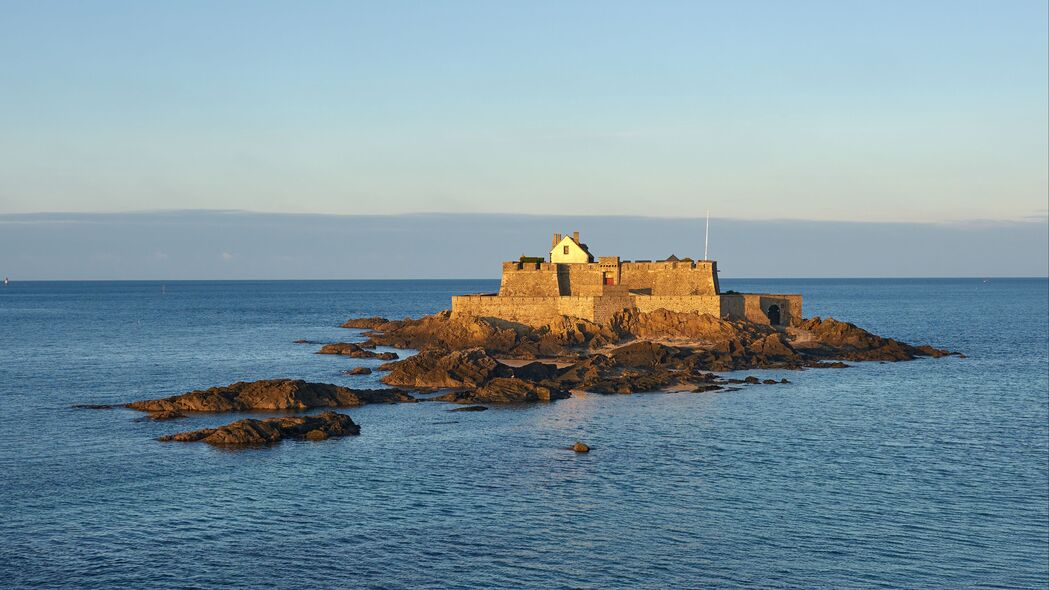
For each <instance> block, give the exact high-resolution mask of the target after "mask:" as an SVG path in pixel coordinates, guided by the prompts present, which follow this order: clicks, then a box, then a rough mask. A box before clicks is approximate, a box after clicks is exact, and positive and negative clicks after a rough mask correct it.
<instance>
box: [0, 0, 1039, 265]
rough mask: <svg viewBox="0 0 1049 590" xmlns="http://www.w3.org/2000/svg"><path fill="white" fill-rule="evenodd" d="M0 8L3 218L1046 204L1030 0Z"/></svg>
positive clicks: (937, 218) (857, 212) (753, 214)
mask: <svg viewBox="0 0 1049 590" xmlns="http://www.w3.org/2000/svg"><path fill="white" fill-rule="evenodd" d="M0 13H2V17H0V89H2V90H0V214H8V215H10V214H26V213H46V212H77V213H91V212H110V213H120V212H132V211H158V210H206V209H218V210H243V211H255V212H269V213H290V214H333V215H337V216H345V215H383V216H390V215H412V214H420V213H446V214H458V215H463V216H466V215H467V214H477V213H487V214H528V215H539V216H550V217H551V218H552V222H551V223H552V224H553V223H554V222H556V220H559V219H562V220H563V219H566V216H587V215H590V216H605V215H611V216H626V217H635V216H651V217H655V218H674V217H679V218H680V217H685V218H695V217H701V216H702V215H703V214H704V213H705V211H707V210H708V209H709V210H710V211H711V212H712V214H713V215H715V216H716V217H718V218H724V219H736V220H742V221H746V220H750V221H770V220H778V221H780V222H783V223H785V224H786V225H782V226H781V227H783V228H789V227H797V226H792V225H789V224H787V222H802V221H819V222H857V223H876V222H877V223H891V224H900V225H896V226H893V227H897V228H907V227H911V228H917V227H922V228H929V227H933V225H928V224H963V225H964V226H965V227H976V226H979V227H985V226H986V225H983V226H981V225H980V224H981V223H982V224H992V225H993V224H996V223H997V224H999V226H997V227H1006V225H1001V224H1006V223H1012V222H1025V223H1028V224H1033V225H1026V226H1023V227H1025V228H1028V229H1029V228H1032V227H1033V228H1035V229H1036V230H1038V228H1042V227H1044V226H1045V219H1046V217H1047V207H1049V205H1047V199H1049V197H1047V194H1049V164H1047V162H1049V116H1047V110H1049V107H1047V104H1049V90H1047V88H1049V58H1047V55H1049V42H1047V31H1049V15H1047V3H1046V2H1045V1H1044V0H1010V1H1008V2H985V1H982V0H981V1H965V0H951V1H935V0H926V1H921V2H913V1H901V0H888V1H881V2H859V1H845V2H843V1H840V0H836V1H827V2H817V1H803V0H799V1H793V2H782V1H759V0H747V1H744V2H712V1H711V2H704V1H699V0H688V1H682V2H641V1H636V2H617V1H613V0H609V1H602V2H597V1H593V2H583V1H578V0H576V1H573V0H556V1H543V0H532V1H527V2H525V1H518V2H489V1H477V2H456V1H447V2H401V1H383V2H374V1H362V2H348V1H340V2H321V1H302V2H287V1H285V2H272V1H266V0H251V1H239V0H225V1H223V2H211V1H195V0H180V1H179V2H140V1H131V0H129V1H123V2H114V1H106V0H96V1H92V2H79V1H78V2H62V1H47V2H41V1H37V0H33V1H25V2H23V1H14V0H3V1H0ZM466 218H467V217H464V219H466ZM339 219H343V218H341V217H340V218H339ZM470 219H475V218H470ZM908 224H910V225H908ZM923 224H924V225H923ZM965 224H969V225H965ZM973 224H975V225H973ZM8 225H9V224H8ZM4 227H8V226H4ZM820 227H823V226H820ZM841 227H852V226H841ZM865 227H866V226H865ZM870 227H874V226H870ZM878 227H887V226H878ZM951 227H961V226H958V225H951ZM1010 227H1011V226H1010ZM1018 227H1019V226H1018ZM0 229H2V228H0ZM563 229H565V228H563V227H550V228H547V230H550V231H545V230H544V233H550V232H551V231H556V230H563ZM1038 231H1041V230H1038ZM56 235H57V236H58V238H57V239H64V238H62V235H63V234H61V233H59V234H56ZM935 235H941V234H936V233H935V232H933V233H931V234H929V233H920V236H925V237H928V236H935ZM918 238H919V234H914V239H918ZM543 240H545V238H543ZM543 240H540V241H541V242H542V241H543ZM925 246H926V245H924V244H922V245H919V246H918V248H919V249H920V248H922V247H925ZM14 247H16V248H17V247H18V246H17V245H15V246H14ZM243 249H244V248H241V250H243ZM21 254H26V255H28V253H25V252H16V253H14V254H12V253H10V252H9V253H8V254H7V256H8V258H7V260H12V259H13V258H12V257H14V256H16V255H21ZM515 254H516V252H515ZM57 268H58V267H56V269H57ZM879 268H880V267H877V266H876V265H875V266H871V267H870V272H872V273H873V272H876V271H877V270H878V269H879ZM936 271H937V269H935V268H929V269H926V273H927V274H928V273H932V272H936ZM56 273H57V270H56ZM53 274H54V273H53Z"/></svg>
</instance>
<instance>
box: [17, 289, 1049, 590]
mask: <svg viewBox="0 0 1049 590" xmlns="http://www.w3.org/2000/svg"><path fill="white" fill-rule="evenodd" d="M496 287H497V282H494V281H385V282H384V281H345V282H340V281H331V282H175V283H167V284H163V285H162V283H157V282H114V283H105V282H90V283H78V282H56V283H46V282H39V283H18V282H15V283H12V284H11V285H10V286H8V287H6V288H3V289H0V322H2V329H0V359H2V360H0V420H2V422H0V424H2V433H0V434H2V436H0V473H2V477H0V580H2V581H0V585H3V586H10V587H28V586H49V587H57V586H65V587H76V588H112V587H127V588H144V587H172V588H176V587H177V588H189V587H217V586H224V587H245V588H298V587H361V588H427V587H429V588H490V587H530V588H595V589H598V588H614V587H625V588H670V587H682V588H693V587H705V586H717V587H772V588H775V587H782V588H797V587H807V588H845V587H850V588H871V587H884V588H962V587H1000V588H1045V587H1046V585H1047V584H1049V574H1047V570H1049V565H1047V562H1049V479H1047V478H1049V474H1047V463H1049V409H1047V405H1049V401H1047V399H1049V395H1047V390H1049V384H1047V369H1049V352H1047V346H1049V344H1047V342H1049V338H1047V333H1046V327H1047V318H1049V306H1047V292H1049V287H1047V282H1046V281H1045V280H991V281H989V282H985V281H982V280H978V279H971V280H834V281H823V280H811V281H785V280H784V281H772V280H767V281H758V280H754V281H743V280H736V281H731V280H724V281H723V288H725V289H736V290H769V291H777V292H801V293H803V294H804V295H805V297H806V299H805V311H806V315H817V314H818V315H833V316H835V317H838V318H842V319H848V320H850V321H853V322H856V323H858V324H860V325H863V326H865V327H867V328H869V329H871V330H873V331H874V332H876V333H879V334H883V335H888V336H893V337H897V338H901V339H904V340H907V341H913V342H918V343H931V344H934V345H936V346H941V347H946V348H950V349H952V350H961V351H963V352H965V353H966V354H967V355H969V358H967V359H957V358H947V359H939V360H921V361H915V362H911V363H894V364H878V363H870V364H863V365H857V366H855V367H852V368H849V369H844V370H838V371H834V370H822V371H818V370H810V371H804V372H777V371H767V372H762V371H754V372H751V373H753V374H757V375H766V374H767V375H770V376H775V377H781V376H785V377H788V378H789V379H790V380H791V381H793V384H791V385H785V386H775V387H772V386H766V387H761V386H757V387H750V388H746V389H743V390H741V391H736V392H728V393H713V394H687V393H680V394H641V395H632V396H608V397H603V396H598V395H589V396H585V397H577V398H573V399H570V400H565V401H561V402H558V403H555V404H552V405H539V406H533V407H527V408H513V409H493V410H491V411H488V412H483V413H469V414H462V413H456V414H451V413H448V412H446V409H447V407H446V406H442V405H438V404H411V405H398V406H376V407H365V408H360V409H351V410H347V413H349V414H351V415H352V416H353V418H354V420H356V421H357V422H358V423H360V424H361V426H362V434H361V436H359V437H351V438H346V439H341V440H331V441H325V442H319V443H317V442H310V443H299V442H285V443H283V444H280V445H277V446H275V447H272V448H264V449H253V450H242V451H224V450H219V449H215V448H211V447H209V446H207V445H202V444H171V443H168V444H162V443H159V442H156V441H155V440H154V439H155V438H156V437H157V436H159V435H161V434H166V433H170V432H174V431H179V430H186V429H191V428H201V427H205V426H212V425H217V424H220V423H225V422H228V421H232V420H233V419H236V418H238V417H240V416H228V415H226V416H221V417H191V418H189V419H186V420H181V421H176V422H168V423H158V424H154V423H148V422H140V421H138V420H137V418H139V417H140V416H139V415H138V414H137V413H135V412H131V411H127V410H109V411H104V410H103V411H99V410H75V409H71V408H70V405H71V404H74V403H122V402H126V401H129V400H133V399H141V398H147V397H148V398H152V397H159V396H167V395H172V394H176V393H181V392H184V391H187V390H190V389H196V388H203V387H208V386H212V385H218V384H226V383H230V382H233V381H237V380H254V379H262V378H271V377H296V378H303V379H308V380H314V381H325V382H332V383H339V384H343V385H350V386H364V385H371V386H375V385H377V384H378V381H377V377H378V375H371V376H368V377H364V378H361V377H345V376H342V375H341V374H340V373H341V371H343V370H345V369H347V368H350V367H353V366H357V365H366V366H374V365H377V364H378V362H376V361H368V360H353V359H346V358H338V357H331V356H319V355H314V354H312V352H313V351H314V350H315V348H316V347H311V346H304V345H297V344H293V343H292V341H293V340H296V339H299V338H308V339H312V340H319V341H331V340H338V339H347V338H351V337H353V336H354V335H355V334H356V333H357V332H356V331H351V330H342V329H340V328H338V327H337V326H338V324H339V323H341V322H342V321H343V320H344V319H346V318H348V317H351V316H363V315H383V316H387V317H394V318H399V317H404V316H419V315H422V314H427V313H431V312H434V311H437V310H439V309H443V308H445V307H447V306H448V302H449V297H450V296H451V295H453V294H457V293H464V292H478V291H485V290H492V289H494V288H496ZM577 439H579V440H585V441H586V442H588V443H589V444H591V445H592V446H593V447H594V451H593V452H591V453H590V454H589V455H576V454H574V453H571V452H568V451H565V450H563V447H565V446H567V445H569V444H571V443H572V442H573V441H575V440H577Z"/></svg>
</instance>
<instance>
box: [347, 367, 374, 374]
mask: <svg viewBox="0 0 1049 590" xmlns="http://www.w3.org/2000/svg"><path fill="white" fill-rule="evenodd" d="M343 373H344V374H346V375H371V374H372V370H371V369H369V368H368V367H354V368H352V369H350V370H349V371H343Z"/></svg>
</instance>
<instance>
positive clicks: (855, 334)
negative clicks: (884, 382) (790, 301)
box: [790, 317, 955, 361]
mask: <svg viewBox="0 0 1049 590" xmlns="http://www.w3.org/2000/svg"><path fill="white" fill-rule="evenodd" d="M790 332H791V333H793V334H795V335H796V336H798V343H797V344H796V345H795V347H796V348H797V349H798V350H799V351H801V352H802V353H803V354H804V355H805V356H807V357H809V358H812V359H820V360H846V361H909V360H913V359H915V358H917V357H922V356H931V357H942V356H947V355H950V354H955V353H951V352H948V351H946V350H940V349H938V348H933V347H931V346H927V345H926V346H912V345H910V344H906V343H904V342H899V341H898V340H894V339H892V338H882V337H881V336H876V335H874V334H871V333H870V332H868V331H867V330H864V329H863V328H860V327H859V326H856V325H855V324H850V323H848V322H841V321H838V320H835V319H834V318H827V319H822V318H818V317H817V318H812V319H808V320H805V321H803V322H801V323H800V324H799V325H798V326H797V327H796V328H792V329H791V330H790Z"/></svg>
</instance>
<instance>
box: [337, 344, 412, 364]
mask: <svg viewBox="0 0 1049 590" xmlns="http://www.w3.org/2000/svg"><path fill="white" fill-rule="evenodd" d="M317 354H338V355H341V356H348V357H352V358H357V359H380V360H384V361H389V360H394V359H397V358H399V357H398V356H397V353H396V352H375V351H373V350H368V349H366V348H364V347H362V346H361V345H360V344H354V343H352V342H333V343H331V344H325V345H324V346H322V347H321V349H320V350H318V351H317Z"/></svg>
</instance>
